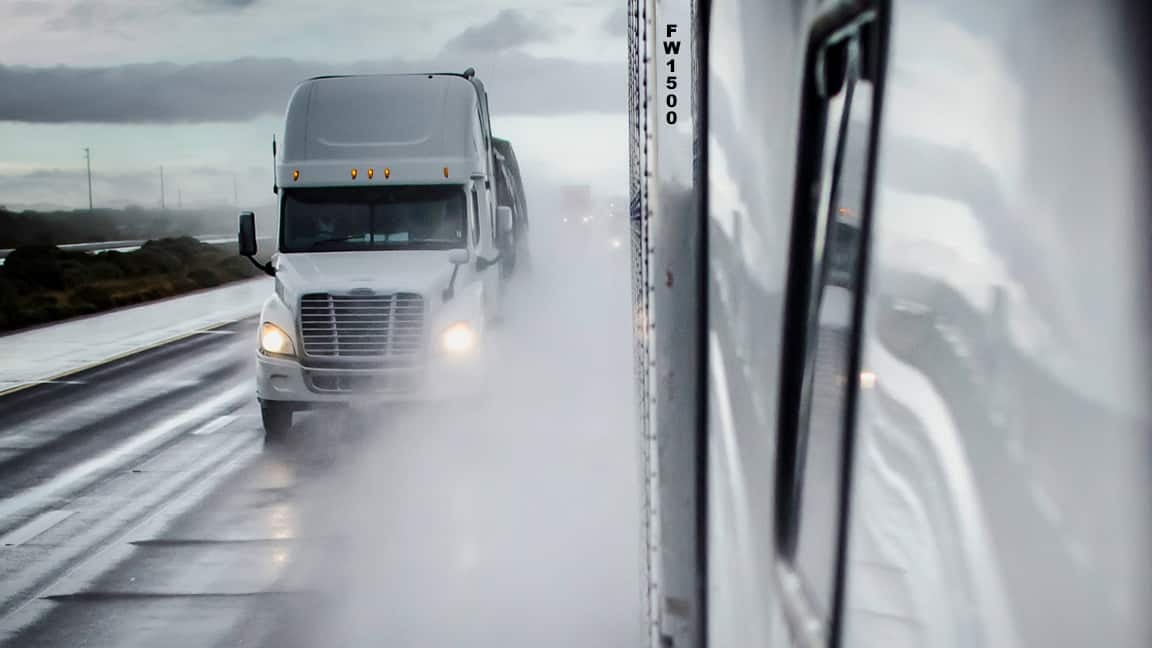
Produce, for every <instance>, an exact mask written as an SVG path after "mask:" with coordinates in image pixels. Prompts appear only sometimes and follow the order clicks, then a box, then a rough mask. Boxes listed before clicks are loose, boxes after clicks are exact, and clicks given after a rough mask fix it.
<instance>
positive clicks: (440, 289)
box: [239, 70, 514, 443]
mask: <svg viewBox="0 0 1152 648" xmlns="http://www.w3.org/2000/svg"><path fill="white" fill-rule="evenodd" d="M488 123H489V122H488V116H487V103H486V99H485V94H484V92H483V86H482V85H481V84H480V83H479V81H478V80H476V79H475V77H474V73H473V72H472V71H471V70H469V71H468V72H467V73H465V74H463V75H458V74H410V75H363V76H337V77H318V78H314V79H309V80H308V81H305V82H303V83H301V84H300V85H299V86H297V88H296V90H295V92H294V93H293V95H292V98H291V100H290V101H289V105H288V111H287V115H286V117H285V126H284V142H283V146H282V147H281V148H280V150H279V151H278V152H277V151H275V148H274V153H277V154H278V157H277V158H276V186H277V191H278V193H279V196H280V200H279V205H280V231H279V237H278V246H277V254H276V256H275V258H274V260H273V261H272V262H269V263H264V264H261V263H259V262H256V261H255V260H254V259H253V262H254V263H257V265H259V266H260V267H261V268H263V269H265V271H266V272H268V273H269V274H272V275H274V276H275V278H276V281H275V292H274V294H273V295H272V296H270V297H269V298H268V300H267V302H266V303H265V304H264V308H263V311H262V313H261V317H260V331H259V336H258V340H257V346H258V354H257V359H258V366H259V370H258V372H257V388H256V393H257V398H258V400H259V402H260V409H261V414H262V416H263V421H264V431H265V439H266V441H267V442H269V443H277V442H280V441H283V440H284V438H285V435H286V434H287V432H288V430H289V428H290V427H291V424H292V415H293V413H294V412H296V411H299V410H304V409H309V408H315V407H323V406H332V405H342V404H348V403H352V402H363V401H370V402H389V403H395V402H415V401H424V400H437V399H444V398H451V397H455V396H459V395H472V394H476V393H479V391H480V390H481V388H482V381H483V375H484V368H485V367H484V358H483V356H484V349H485V346H486V341H487V338H486V335H487V332H488V328H489V327H490V326H491V324H492V323H493V322H495V321H497V320H498V318H499V316H500V310H501V290H502V281H501V277H500V270H499V268H497V267H495V266H497V265H499V264H500V263H501V261H500V257H501V245H502V240H503V239H505V238H506V237H510V236H512V235H513V233H514V223H513V220H512V219H513V213H514V212H513V205H509V206H497V195H496V189H495V187H494V186H493V184H494V183H493V182H492V180H493V179H494V177H493V176H494V169H493V161H494V156H493V152H492V150H491V149H490V146H489V145H490V142H491V141H492V139H491V136H490V131H489V127H488ZM239 243H240V253H241V254H242V255H244V256H247V257H249V258H253V255H255V254H256V240H255V225H254V218H253V215H252V213H251V212H246V213H244V214H241V216H240V234H239Z"/></svg>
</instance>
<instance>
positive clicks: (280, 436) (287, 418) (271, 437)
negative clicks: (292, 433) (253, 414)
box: [260, 401, 292, 449]
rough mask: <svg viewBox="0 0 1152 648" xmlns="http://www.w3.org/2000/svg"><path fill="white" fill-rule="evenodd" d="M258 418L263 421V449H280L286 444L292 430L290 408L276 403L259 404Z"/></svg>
mask: <svg viewBox="0 0 1152 648" xmlns="http://www.w3.org/2000/svg"><path fill="white" fill-rule="evenodd" d="M260 418H261V419H262V420H263V421H264V447H265V449H268V448H282V447H284V446H285V445H286V444H287V441H288V431H289V430H291V429H292V406H291V405H289V404H288V403H278V402H276V401H262V402H261V403H260Z"/></svg>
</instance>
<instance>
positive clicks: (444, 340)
mask: <svg viewBox="0 0 1152 648" xmlns="http://www.w3.org/2000/svg"><path fill="white" fill-rule="evenodd" d="M440 346H441V347H442V348H443V349H444V350H445V351H449V352H451V353H466V352H468V351H471V350H472V349H473V348H475V346H476V331H474V330H472V326H471V325H470V324H468V322H456V323H455V324H453V325H452V326H449V327H448V328H446V329H444V332H443V333H441V334H440Z"/></svg>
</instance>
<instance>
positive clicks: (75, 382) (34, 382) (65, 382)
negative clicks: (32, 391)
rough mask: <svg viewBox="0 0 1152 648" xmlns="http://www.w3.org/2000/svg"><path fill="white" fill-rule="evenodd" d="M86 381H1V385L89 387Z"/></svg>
mask: <svg viewBox="0 0 1152 648" xmlns="http://www.w3.org/2000/svg"><path fill="white" fill-rule="evenodd" d="M87 384H88V381H86V380H0V385H87Z"/></svg>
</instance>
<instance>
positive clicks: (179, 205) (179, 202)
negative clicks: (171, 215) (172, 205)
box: [176, 185, 184, 209]
mask: <svg viewBox="0 0 1152 648" xmlns="http://www.w3.org/2000/svg"><path fill="white" fill-rule="evenodd" d="M176 209H184V190H183V188H182V187H180V185H176Z"/></svg>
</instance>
